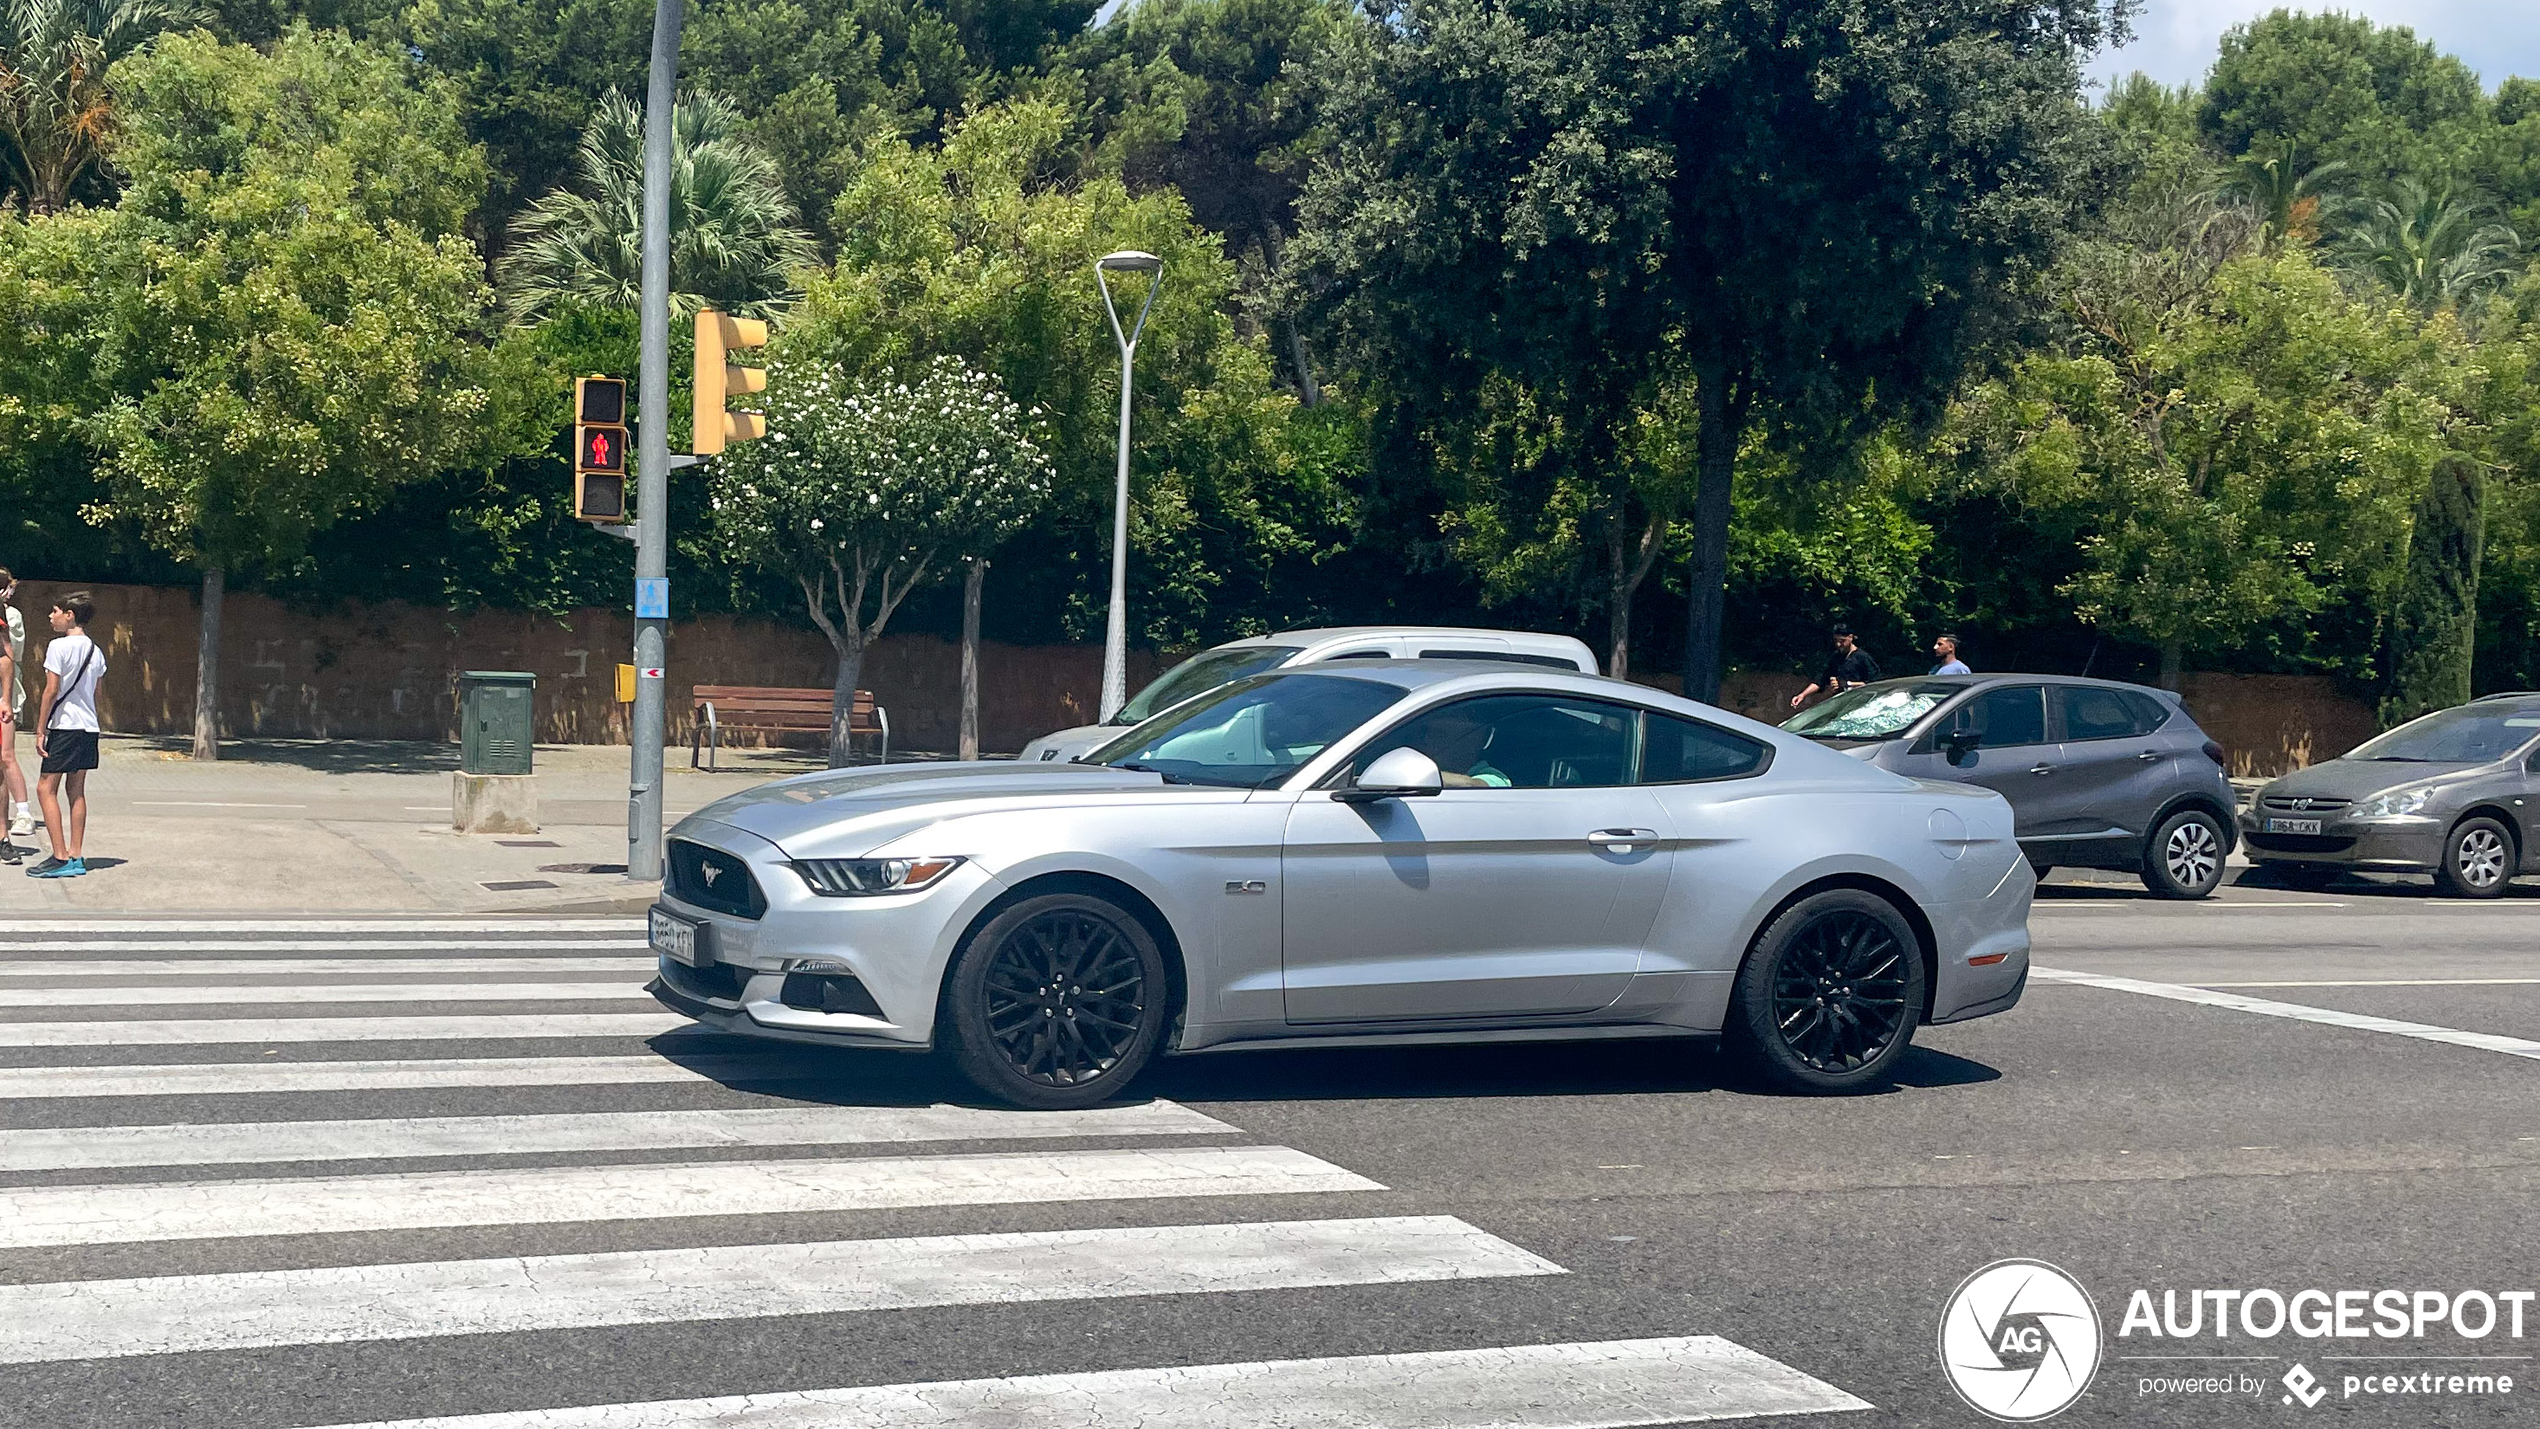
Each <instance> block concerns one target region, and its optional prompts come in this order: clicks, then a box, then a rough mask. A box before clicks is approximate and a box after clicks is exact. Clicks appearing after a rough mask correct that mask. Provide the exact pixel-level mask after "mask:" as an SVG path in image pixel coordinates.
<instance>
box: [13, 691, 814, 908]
mask: <svg viewBox="0 0 2540 1429" xmlns="http://www.w3.org/2000/svg"><path fill="white" fill-rule="evenodd" d="M191 747H192V746H191V742H190V741H187V740H182V739H166V738H155V737H145V736H134V735H111V734H110V735H108V736H106V738H105V740H104V742H103V749H102V762H101V765H100V767H99V769H98V770H97V772H96V773H95V774H93V775H91V776H89V814H88V840H87V850H88V865H89V868H90V870H91V872H90V873H89V874H88V876H86V877H84V878H63V879H35V878H27V877H25V876H23V875H24V870H25V868H28V867H33V866H34V864H35V862H36V858H37V857H39V856H40V852H39V854H37V855H30V856H29V857H28V859H27V860H26V863H25V864H24V865H22V866H20V867H6V866H0V923H5V922H6V921H7V920H8V919H9V917H10V916H11V915H13V914H27V913H72V912H118V913H215V912H243V911H252V912H258V913H322V912H336V911H347V910H360V911H364V912H435V911H438V912H464V911H476V912H619V911H625V912H634V911H639V910H641V909H642V908H643V907H644V906H645V905H646V904H648V903H650V902H651V901H652V898H653V895H654V893H655V892H656V891H657V890H658V888H659V885H658V884H652V883H636V882H631V881H629V880H628V879H627V878H626V877H625V872H624V869H625V863H626V776H627V755H628V751H627V749H626V748H625V746H623V745H540V746H539V747H538V750H537V754H536V756H535V767H536V770H537V776H538V804H539V823H540V829H539V832H538V833H536V834H535V835H517V836H515V835H492V834H460V833H455V832H452V831H451V828H450V775H451V774H452V773H453V772H454V771H455V770H457V768H458V759H459V751H458V746H456V745H445V744H437V743H434V744H426V743H406V742H402V741H390V740H231V741H224V742H223V743H222V745H221V758H220V760H219V762H217V763H213V764H197V763H195V762H194V760H193V759H192V758H191V757H190V755H189V753H188V751H189V750H190V749H191ZM18 757H19V759H20V760H21V762H23V763H24V764H25V765H26V767H27V768H28V770H29V772H30V773H32V771H33V769H34V757H35V742H34V740H32V739H21V740H20V741H19V744H18ZM668 762H669V764H670V769H669V771H668V775H667V778H666V780H665V782H664V788H663V793H664V796H665V798H664V810H665V813H666V814H667V816H668V817H667V819H666V822H676V821H677V820H678V819H679V817H680V816H682V815H684V814H686V813H688V812H690V811H692V810H694V809H697V808H699V807H700V806H702V805H705V804H707V803H710V802H712V801H713V800H715V799H718V798H721V797H722V796H723V795H725V794H728V793H731V792H733V791H734V790H737V789H743V788H747V787H748V786H749V785H751V784H754V783H758V782H760V781H762V780H766V779H772V778H776V777H778V776H781V775H785V774H795V773H801V772H803V771H806V770H811V769H817V768H819V767H820V765H821V761H820V759H819V757H818V756H817V755H816V754H815V753H813V752H811V751H808V750H791V749H781V750H726V751H725V752H724V754H723V765H724V768H723V769H722V770H721V771H720V772H711V773H709V772H704V771H696V772H692V771H690V770H689V769H688V767H687V763H688V759H687V751H685V750H673V751H671V752H670V756H669V760H668ZM16 842H17V843H18V845H19V846H20V847H22V848H23V847H25V846H26V845H27V844H28V843H30V842H32V843H33V844H35V845H36V847H37V848H38V850H39V851H44V850H46V849H47V848H48V845H47V843H46V837H45V833H44V831H43V830H42V829H41V828H39V829H37V831H36V833H35V835H34V837H33V839H32V840H29V839H23V838H22V839H19V840H16Z"/></svg>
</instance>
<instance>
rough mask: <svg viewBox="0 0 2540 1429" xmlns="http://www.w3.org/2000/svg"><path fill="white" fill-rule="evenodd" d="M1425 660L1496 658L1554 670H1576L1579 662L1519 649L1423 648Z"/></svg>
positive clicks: (1504, 662) (1504, 663) (1502, 661)
mask: <svg viewBox="0 0 2540 1429" xmlns="http://www.w3.org/2000/svg"><path fill="white" fill-rule="evenodd" d="M1420 658H1421V659H1423V660H1496V661H1498V662H1499V663H1501V664H1503V665H1541V666H1544V667H1546V668H1548V669H1553V670H1576V669H1577V668H1579V662H1578V661H1576V660H1564V659H1562V658H1561V657H1560V656H1558V655H1529V654H1526V653H1525V652H1523V651H1519V650H1423V651H1421V652H1420Z"/></svg>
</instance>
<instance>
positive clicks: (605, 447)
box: [573, 377, 626, 525]
mask: <svg viewBox="0 0 2540 1429" xmlns="http://www.w3.org/2000/svg"><path fill="white" fill-rule="evenodd" d="M573 515H574V519H575V520H577V521H596V522H604V523H611V524H617V525H623V524H625V522H626V384H625V383H624V382H622V381H620V380H618V379H617V378H614V377H577V378H575V379H574V382H573Z"/></svg>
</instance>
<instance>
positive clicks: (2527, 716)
mask: <svg viewBox="0 0 2540 1429" xmlns="http://www.w3.org/2000/svg"><path fill="white" fill-rule="evenodd" d="M2534 735H2540V705H2521V706H2517V705H2512V704H2508V703H2505V702H2503V701H2493V702H2491V701H2485V700H2482V701H2480V702H2479V703H2477V704H2474V705H2456V706H2454V707H2453V708H2451V709H2448V710H2436V711H2435V712H2434V713H2432V714H2430V715H2426V716H2424V717H2423V718H2420V719H2413V720H2410V721H2408V722H2407V723H2406V724H2403V725H2401V726H2399V727H2398V728H2397V729H2394V730H2391V731H2390V732H2389V733H2387V734H2382V735H2376V736H2374V737H2373V738H2371V739H2368V740H2365V741H2364V742H2363V743H2362V744H2359V745H2357V746H2355V747H2354V748H2353V749H2350V750H2348V751H2347V752H2346V753H2345V754H2343V755H2341V756H2340V757H2341V758H2345V759H2376V760H2383V761H2387V762H2391V763H2407V764H2484V763H2486V762H2487V761H2488V760H2491V759H2502V758H2504V757H2505V756H2506V755H2508V754H2511V753H2513V752H2514V751H2515V750H2517V749H2520V748H2522V747H2523V746H2524V745H2526V744H2529V743H2530V742H2531V739H2532V736H2534Z"/></svg>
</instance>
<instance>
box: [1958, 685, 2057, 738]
mask: <svg viewBox="0 0 2540 1429" xmlns="http://www.w3.org/2000/svg"><path fill="white" fill-rule="evenodd" d="M1945 728H1946V729H1948V730H1949V731H1950V732H1951V733H1953V734H1954V733H1957V732H1959V731H1961V730H1964V731H1967V732H1970V733H1973V734H1976V735H1980V736H1982V737H1983V740H1984V746H1983V747H1984V748H1986V749H2010V748H2013V747H2015V746H2018V745H2023V744H2044V743H2045V742H2046V689H2045V687H2044V686H2042V685H2007V686H2004V687H2003V688H2001V689H1998V690H1987V691H1985V692H1984V693H1983V694H1980V695H1978V696H1976V697H1975V698H1974V699H1971V700H1969V701H1967V702H1966V703H1965V704H1963V705H1960V706H1959V707H1958V708H1957V709H1955V710H1953V711H1951V712H1950V715H1949V723H1948V724H1947V725H1946V726H1945Z"/></svg>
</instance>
